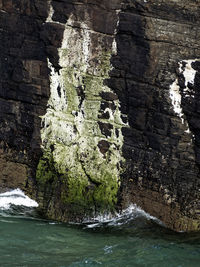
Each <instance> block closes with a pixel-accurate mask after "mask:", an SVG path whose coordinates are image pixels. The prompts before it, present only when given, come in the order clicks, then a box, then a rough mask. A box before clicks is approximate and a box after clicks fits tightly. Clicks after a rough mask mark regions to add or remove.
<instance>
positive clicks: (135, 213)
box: [84, 204, 163, 228]
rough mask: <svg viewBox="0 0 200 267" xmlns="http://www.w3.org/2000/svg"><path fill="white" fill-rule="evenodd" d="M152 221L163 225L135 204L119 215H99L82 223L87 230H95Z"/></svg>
mask: <svg viewBox="0 0 200 267" xmlns="http://www.w3.org/2000/svg"><path fill="white" fill-rule="evenodd" d="M138 220H139V221H140V222H141V221H143V222H147V221H153V222H155V223H157V224H160V225H163V223H162V222H161V221H160V220H159V219H157V218H156V217H154V216H151V215H150V214H148V213H147V212H145V211H144V210H142V209H141V208H140V207H138V206H137V205H136V204H130V205H129V207H128V208H126V209H124V210H122V211H121V212H119V213H115V214H114V215H113V214H110V213H109V214H104V215H99V216H96V217H94V218H90V219H86V220H85V221H84V223H85V224H86V226H87V227H88V228H95V227H101V226H103V225H104V226H105V225H106V226H122V225H127V224H129V223H133V222H134V221H135V223H137V221H138Z"/></svg>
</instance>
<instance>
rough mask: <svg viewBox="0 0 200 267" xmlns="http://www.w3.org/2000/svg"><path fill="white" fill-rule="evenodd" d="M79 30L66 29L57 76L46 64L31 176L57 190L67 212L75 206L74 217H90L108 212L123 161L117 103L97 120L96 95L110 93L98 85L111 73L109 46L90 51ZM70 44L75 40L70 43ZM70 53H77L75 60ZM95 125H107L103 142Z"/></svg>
mask: <svg viewBox="0 0 200 267" xmlns="http://www.w3.org/2000/svg"><path fill="white" fill-rule="evenodd" d="M85 31H86V29H84V30H81V29H80V31H79V32H78V31H77V30H76V29H73V28H71V27H69V26H66V29H65V33H64V40H63V44H62V47H61V48H60V49H59V51H58V53H59V57H60V62H59V63H60V66H61V67H62V68H61V70H60V73H59V74H58V73H57V72H56V71H55V69H54V67H53V66H52V64H51V63H50V62H49V68H50V69H51V76H50V81H51V96H50V99H49V108H48V109H47V113H46V114H45V115H44V116H43V118H42V120H43V122H44V125H45V126H44V128H43V129H42V131H41V137H42V148H43V157H42V158H41V159H40V162H39V164H38V168H37V174H36V178H37V182H38V184H39V185H43V186H44V185H46V186H49V184H54V186H55V192H57V191H56V187H57V186H58V185H59V186H60V187H61V189H60V191H59V193H60V197H59V199H60V201H61V202H62V203H63V204H64V205H66V207H70V208H71V209H73V207H76V212H77V213H79V210H82V209H84V210H90V211H91V210H92V211H96V212H104V211H105V210H106V211H109V210H110V211H111V210H113V209H114V207H115V204H116V202H117V192H118V189H119V186H120V174H121V171H122V168H121V162H123V160H124V159H123V157H122V152H121V148H122V145H123V136H122V134H121V128H122V127H124V123H123V122H122V120H121V112H120V103H119V100H113V101H112V102H113V103H114V105H115V110H111V109H108V108H107V110H106V111H107V112H109V119H99V114H100V110H101V101H102V99H101V96H100V95H101V93H102V92H112V91H111V89H110V88H109V87H107V86H106V85H105V84H104V80H105V79H107V78H109V71H110V69H111V65H110V57H111V56H112V53H113V52H112V42H111V43H110V47H108V49H107V51H103V50H102V46H101V47H96V48H95V49H96V51H93V50H94V48H93V50H92V48H91V43H90V42H89V41H90V38H89V36H90V33H89V32H88V33H87V34H86V33H85ZM88 31H89V30H88ZM85 34H86V36H87V38H86V39H84V38H85V37H84V36H85ZM69 36H70V38H69ZM98 38H99V39H103V36H101V35H99V36H98ZM74 40H77V41H76V42H75V43H74ZM100 41H102V40H100ZM71 42H73V44H72V43H71ZM100 43H101V42H100ZM86 46H87V47H86ZM74 51H75V52H76V51H78V52H77V55H76V54H75V53H74ZM92 51H93V52H92ZM108 51H109V52H108ZM84 53H87V55H85V54H84ZM92 53H95V57H96V59H97V63H96V64H95V65H93V63H92V64H90V58H92V57H93V55H92ZM58 86H59V87H60V93H58V92H57V88H58ZM80 90H81V94H82V95H80V92H79V91H80ZM101 112H102V111H101ZM98 121H101V122H102V123H109V124H111V125H112V126H113V129H111V134H110V136H109V137H106V136H105V135H103V134H102V131H101V129H100V128H99V124H98ZM116 129H117V130H118V132H119V134H118V135H116ZM102 140H104V141H106V142H107V143H108V150H107V151H106V152H104V153H103V154H102V152H101V151H100V149H99V146H98V144H99V142H100V141H102ZM52 181H53V182H52ZM55 181H57V182H56V183H55Z"/></svg>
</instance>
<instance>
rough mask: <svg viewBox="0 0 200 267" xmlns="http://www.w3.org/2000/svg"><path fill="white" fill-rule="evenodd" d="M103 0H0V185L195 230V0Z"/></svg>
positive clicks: (68, 211)
mask: <svg viewBox="0 0 200 267" xmlns="http://www.w3.org/2000/svg"><path fill="white" fill-rule="evenodd" d="M107 2H108V1H98V0H95V1H94V0H93V1H92V0H91V1H89V0H87V1H86V0H85V1H84V0H82V1H79V2H77V1H73V0H71V1H70V0H68V1H67V0H66V1H64V0H63V1H61V0H55V1H54V0H53V1H44V0H42V1H39V0H35V1H30V0H29V1H28V0H27V1H11V0H10V1H0V9H1V10H0V14H1V16H0V27H1V29H2V30H1V32H0V34H1V39H2V41H1V49H0V53H1V54H0V59H1V60H0V67H1V68H0V77H1V78H0V86H1V87H0V88H1V89H0V94H1V95H0V108H1V114H0V116H1V120H0V125H1V127H0V138H1V143H0V144H1V146H0V167H1V170H2V172H1V174H0V181H1V187H16V186H20V187H21V188H24V189H25V190H27V191H28V192H29V193H32V194H33V195H34V196H35V197H36V198H37V200H38V201H39V202H40V206H41V208H42V210H43V212H44V213H45V214H46V215H47V216H48V217H50V218H56V219H59V220H62V221H68V220H76V221H81V220H82V219H83V217H84V216H91V215H94V214H95V213H99V212H105V211H113V210H114V209H115V208H123V207H126V206H127V205H128V204H129V203H131V202H133V203H136V204H138V205H139V206H141V207H142V208H143V209H145V211H147V212H149V213H150V214H152V215H154V216H156V217H158V218H159V219H161V220H162V221H164V222H165V223H166V225H167V226H168V227H170V228H173V229H176V230H188V231H189V230H198V229H199V224H200V221H199V209H200V203H199V201H200V195H199V188H200V187H199V163H200V162H199V159H200V143H199V138H200V133H199V129H200V119H199V116H200V111H199V106H198V101H199V92H198V91H199V86H200V85H199V84H200V78H199V77H200V76H199V75H200V60H199V59H200V41H199V40H200V38H199V31H198V28H199V24H200V8H199V4H198V3H197V1H192V0H190V1H189V2H190V3H189V4H188V3H185V1H183V0H176V1H163V0H162V1H161V0H158V1H151V0H148V1H143V0H137V1H133V0H126V1H121V0H113V1H109V3H107ZM40 125H41V127H40Z"/></svg>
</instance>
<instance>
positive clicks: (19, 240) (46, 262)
mask: <svg viewBox="0 0 200 267" xmlns="http://www.w3.org/2000/svg"><path fill="white" fill-rule="evenodd" d="M35 207H37V203H36V202H35V201H33V200H31V199H29V198H28V197H27V196H25V195H24V193H23V192H22V191H20V190H19V189H16V190H13V191H11V192H7V193H3V194H0V267H4V266H9V267H12V266H19V267H25V266H27V267H29V266H39V267H43V266H44V267H46V266H47V267H48V266H55V267H89V266H90V267H96V266H98V267H99V266H102V267H103V266H106V267H111V266H113V267H126V266H127V267H128V266H130V267H132V266H133V267H134V266H138V267H139V266H141V267H142V266H149V267H153V266H159V267H165V266H166V267H173V266H174V267H186V266H187V267H195V266H198V267H199V266H200V234H197V233H193V234H187V233H174V232H173V231H170V230H168V229H166V228H165V227H164V226H163V225H162V224H161V223H160V222H159V221H158V220H156V219H155V218H154V217H151V216H149V215H148V214H147V213H145V212H144V211H142V210H141V209H139V208H137V207H136V206H135V205H131V206H130V207H129V208H128V209H127V210H125V211H123V212H122V213H121V214H116V216H115V217H113V218H110V217H109V216H102V217H101V216H100V217H97V218H94V219H93V220H91V221H89V222H85V223H84V224H82V225H75V224H64V223H57V222H54V221H48V220H44V219H40V218H39V217H38V215H37V213H36V210H35Z"/></svg>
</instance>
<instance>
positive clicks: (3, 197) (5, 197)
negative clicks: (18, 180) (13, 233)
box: [0, 188, 38, 210]
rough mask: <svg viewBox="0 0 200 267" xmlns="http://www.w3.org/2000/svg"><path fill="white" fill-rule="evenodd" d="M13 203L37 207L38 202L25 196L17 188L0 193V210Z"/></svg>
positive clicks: (9, 206) (7, 208) (7, 207)
mask: <svg viewBox="0 0 200 267" xmlns="http://www.w3.org/2000/svg"><path fill="white" fill-rule="evenodd" d="M13 205H15V206H24V207H29V208H34V207H38V203H37V202H36V201H34V200H32V199H31V198H29V197H28V196H26V195H25V194H24V192H23V191H22V190H20V189H19V188H17V189H14V190H12V191H9V192H5V193H2V194H0V209H1V210H9V209H10V208H11V207H12V206H13Z"/></svg>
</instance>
